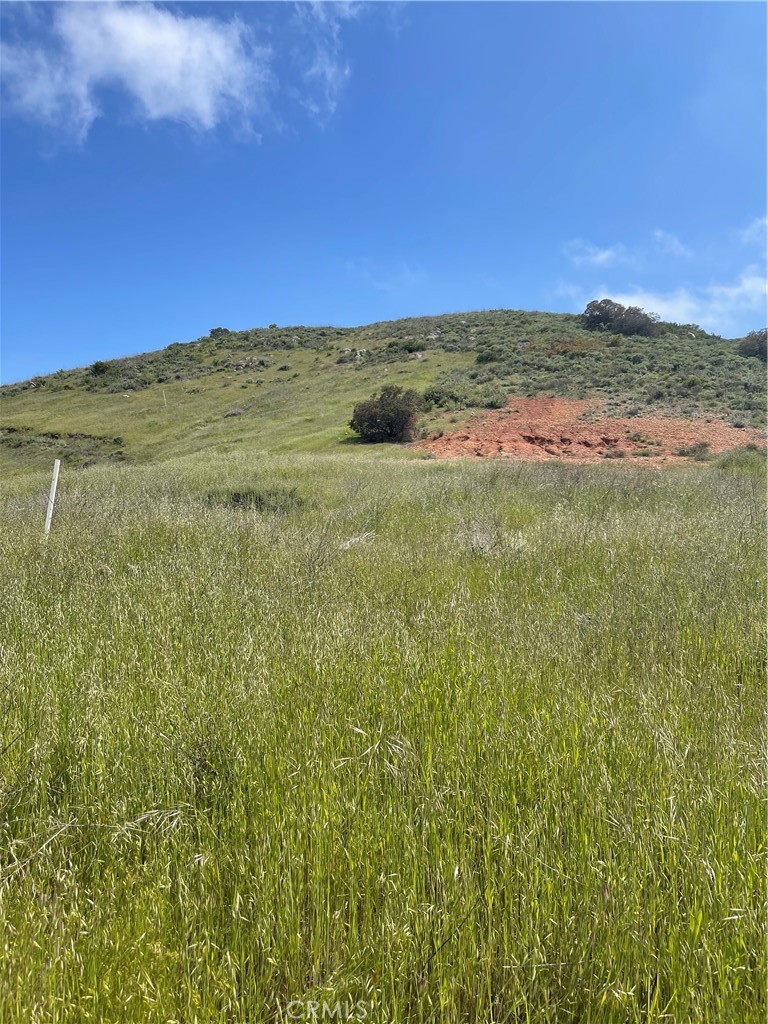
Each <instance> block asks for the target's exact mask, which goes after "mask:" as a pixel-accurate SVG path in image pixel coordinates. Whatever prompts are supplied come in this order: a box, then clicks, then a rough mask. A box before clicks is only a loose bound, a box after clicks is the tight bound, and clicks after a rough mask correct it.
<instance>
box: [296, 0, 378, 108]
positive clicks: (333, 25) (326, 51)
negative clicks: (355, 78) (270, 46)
mask: <svg viewBox="0 0 768 1024" xmlns="http://www.w3.org/2000/svg"><path fill="white" fill-rule="evenodd" d="M362 7H363V5H362V4H361V3H351V2H346V0H339V2H335V3H334V2H322V0H312V2H310V3H300V4H296V20H297V24H298V25H299V27H300V29H301V34H302V37H303V38H302V40H301V42H300V44H299V45H298V46H297V48H296V54H297V59H298V62H299V63H300V65H301V68H302V71H301V74H302V78H303V81H304V87H305V91H304V95H303V98H302V103H303V105H304V107H305V108H306V109H307V110H308V111H309V113H310V114H311V115H312V116H313V117H314V118H315V119H316V120H318V121H319V122H321V123H322V124H325V123H326V122H327V121H328V119H329V118H330V117H331V116H332V115H333V114H334V113H335V111H336V107H337V105H338V102H339V97H340V95H341V91H342V89H343V88H344V86H345V84H346V82H347V80H348V78H349V76H350V69H349V65H348V64H347V63H346V61H345V60H344V59H343V57H342V46H341V26H342V24H343V23H344V22H345V21H347V20H349V19H350V18H354V17H356V16H357V15H358V14H359V13H360V11H361V10H362Z"/></svg>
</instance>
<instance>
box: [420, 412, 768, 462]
mask: <svg viewBox="0 0 768 1024" xmlns="http://www.w3.org/2000/svg"><path fill="white" fill-rule="evenodd" d="M749 443H752V444H758V445H760V446H761V447H762V446H763V445H765V434H764V433H763V432H762V431H760V430H754V429H752V428H745V429H739V428H737V427H734V426H732V425H731V424H730V423H724V422H723V421H722V420H712V421H711V422H707V421H706V420H703V419H683V418H672V417H664V416H633V417H631V418H628V419H610V418H608V417H607V416H601V415H600V403H599V402H594V401H575V400H573V399H569V398H543V397H537V398H511V399H510V400H509V403H508V404H507V407H506V408H505V409H501V410H495V411H494V412H489V413H481V414H479V415H477V416H473V417H472V418H471V419H469V420H467V421H466V422H465V423H463V424H462V425H461V426H460V427H458V428H457V429H456V430H455V431H453V432H451V433H439V432H438V433H434V434H431V435H430V436H429V437H428V438H427V439H426V440H425V441H420V442H419V443H418V444H416V445H415V447H416V448H421V449H424V450H426V451H429V452H432V454H433V455H434V456H436V457H437V458H441V459H449V458H455V457H457V456H469V457H472V458H483V457H488V456H496V457H502V458H513V459H530V460H533V461H537V462H540V461H545V460H548V459H563V460H568V461H571V462H599V461H600V460H601V459H602V458H604V457H605V456H606V455H609V456H613V457H615V456H616V454H617V453H618V452H623V453H624V455H625V456H633V457H635V458H638V459H641V460H642V461H643V462H650V463H655V462H659V461H660V460H661V459H664V460H665V461H668V462H669V461H671V462H683V461H685V457H684V456H679V455H678V454H677V452H678V451H679V450H680V449H681V448H690V447H691V446H693V445H697V444H706V445H708V446H709V451H710V452H713V453H717V452H724V451H730V450H731V449H732V448H739V447H740V446H742V445H745V444H749Z"/></svg>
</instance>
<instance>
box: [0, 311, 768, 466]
mask: <svg viewBox="0 0 768 1024" xmlns="http://www.w3.org/2000/svg"><path fill="white" fill-rule="evenodd" d="M748 351H749V346H748V345H745V344H744V343H743V341H741V343H740V340H739V339H736V340H728V339H723V338H721V337H718V336H716V335H712V334H709V333H707V332H706V331H704V330H702V329H701V328H700V327H698V326H697V325H695V324H688V325H680V324H673V323H663V322H660V323H658V324H657V325H656V336H654V337H646V336H642V335H634V336H625V335H621V334H617V333H611V332H610V331H590V330H587V329H586V328H585V326H584V323H583V320H582V317H580V316H578V315H575V314H562V313H543V312H526V311H521V310H505V309H498V310H486V311H482V312H471V313H453V314H445V315H441V316H431V317H418V318H410V319H404V320H395V321H388V322H381V323H373V324H369V325H366V326H362V327H352V328H337V327H285V326H283V327H278V326H277V325H275V324H273V325H271V326H270V327H267V328H254V329H251V330H238V331H235V330H229V329H227V328H224V327H216V328H213V329H212V330H211V331H210V332H209V333H208V334H207V335H205V336H204V337H200V338H198V339H197V340H195V341H191V342H188V343H174V344H172V345H169V346H168V347H167V348H164V349H159V350H156V351H151V352H147V353H144V354H141V355H135V356H129V357H125V358H121V359H113V360H99V361H97V362H95V363H93V364H92V365H90V366H87V367H80V368H77V369H70V370H65V369H62V370H59V371H57V372H56V373H53V374H49V375H46V376H40V377H34V378H32V379H31V380H28V381H24V382H21V383H17V384H12V385H6V386H4V387H1V388H0V399H2V402H1V403H0V409H2V413H1V414H0V415H1V417H2V419H1V423H2V427H0V458H1V459H2V462H3V464H4V465H5V466H6V467H8V468H11V469H14V470H18V469H35V468H41V467H42V466H44V465H47V464H49V463H50V460H51V458H53V457H60V458H62V459H63V460H64V461H65V462H67V463H69V464H71V465H81V466H86V465H92V464H94V463H97V462H121V461H128V462H132V463H144V462H151V461H157V460H162V459H166V458H170V457H174V456H178V455H186V454H191V453H194V452H196V451H200V450H209V451H210V450H212V449H213V450H215V451H218V452H222V453H225V452H230V451H243V450H245V451H254V452H273V453H281V452H289V451H323V450H325V451H328V450H340V451H343V450H345V449H344V447H343V446H345V445H347V446H348V445H355V447H357V445H356V443H355V439H354V437H353V435H352V432H351V431H350V430H349V427H348V421H349V417H350V413H351V410H352V407H353V405H354V404H355V403H356V402H358V401H360V400H361V399H363V398H366V397H367V396H368V395H370V394H371V392H372V391H374V390H376V389H377V388H379V387H381V386H382V385H383V384H385V383H394V384H399V385H402V386H403V387H413V388H417V389H419V390H420V391H423V392H424V393H425V394H426V396H427V398H428V399H429V401H430V403H431V411H430V413H429V414H428V417H427V422H426V428H427V429H428V430H429V429H432V430H434V429H435V428H437V427H439V428H440V429H442V430H443V431H444V432H445V431H450V430H451V429H453V428H454V426H455V425H456V424H461V422H462V421H463V420H464V419H466V417H467V415H468V414H469V413H470V412H471V411H472V410H475V411H476V410H479V409H499V408H502V407H503V406H505V405H506V404H507V401H508V399H509V396H520V397H523V398H525V397H527V398H532V397H535V396H538V395H551V396H555V397H561V398H566V399H576V400H579V401H582V402H583V401H585V400H599V403H600V408H601V411H602V414H603V415H607V416H610V417H623V418H632V417H640V416H653V417H665V416H674V417H678V418H680V417H683V418H705V419H707V418H709V419H718V420H723V421H724V422H725V423H726V424H731V425H733V426H734V427H737V428H745V427H746V428H749V427H759V426H762V425H763V424H764V423H765V401H766V397H765V366H764V362H763V361H762V358H761V357H760V355H759V354H752V355H750V354H747V352H748ZM339 446H342V447H339ZM388 450H389V451H391V448H389V449H388Z"/></svg>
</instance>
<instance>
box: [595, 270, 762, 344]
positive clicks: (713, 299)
mask: <svg viewBox="0 0 768 1024" xmlns="http://www.w3.org/2000/svg"><path fill="white" fill-rule="evenodd" d="M611 298H612V299H613V300H614V301H615V302H620V303H622V305H629V306H642V308H643V309H646V310H649V311H650V312H654V313H658V314H659V316H660V317H661V319H662V320H673V321H675V322H676V323H679V324H688V323H696V324H701V326H702V327H704V328H706V329H707V330H709V331H712V332H714V333H716V334H722V335H726V336H728V335H733V334H734V333H736V334H738V333H740V332H741V331H742V330H743V327H742V325H743V324H744V322H745V321H747V320H750V319H751V320H752V321H753V325H754V326H755V327H757V326H763V324H764V322H765V316H766V301H767V300H768V282H766V277H765V273H764V272H763V271H762V270H761V268H759V267H757V266H751V267H747V268H746V269H745V270H744V271H743V272H742V273H741V274H740V275H739V277H738V279H737V280H736V281H732V282H730V283H727V284H720V283H712V284H708V285H706V286H704V287H702V288H678V289H676V290H675V291H671V292H654V291H644V290H642V289H638V290H630V291H628V292H623V293H622V292H618V293H615V294H612V295H611ZM758 321H759V324H758Z"/></svg>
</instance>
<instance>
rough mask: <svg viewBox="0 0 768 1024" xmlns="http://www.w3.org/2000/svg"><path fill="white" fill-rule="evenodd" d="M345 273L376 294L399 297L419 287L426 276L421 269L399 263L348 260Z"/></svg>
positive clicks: (405, 263)
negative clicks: (382, 293)
mask: <svg viewBox="0 0 768 1024" xmlns="http://www.w3.org/2000/svg"><path fill="white" fill-rule="evenodd" d="M345 269H346V271H347V273H348V274H349V275H351V276H353V277H355V278H357V279H358V280H359V281H362V282H363V283H364V284H367V285H368V286H369V287H370V288H373V289H374V291H377V292H385V293H387V294H394V295H399V294H401V293H403V292H407V291H411V290H413V289H414V288H417V287H420V286H421V285H423V284H424V282H425V281H426V278H427V275H426V273H425V271H424V270H423V269H422V268H421V267H414V266H411V264H409V263H407V262H405V261H401V262H399V263H391V264H386V265H384V264H380V263H376V264H374V263H372V262H371V261H370V260H367V259H362V260H349V261H348V262H347V264H346V267H345Z"/></svg>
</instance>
